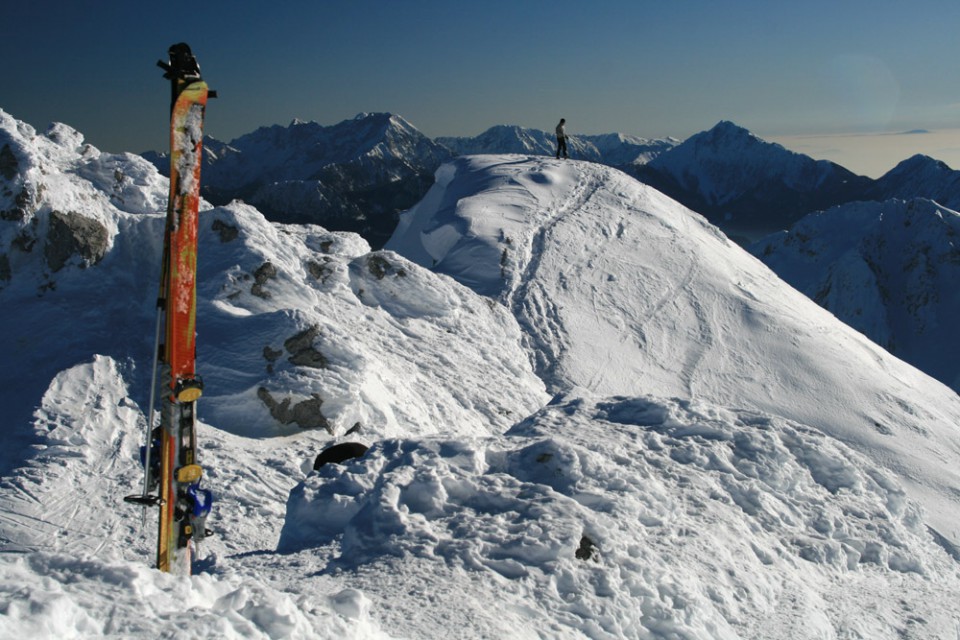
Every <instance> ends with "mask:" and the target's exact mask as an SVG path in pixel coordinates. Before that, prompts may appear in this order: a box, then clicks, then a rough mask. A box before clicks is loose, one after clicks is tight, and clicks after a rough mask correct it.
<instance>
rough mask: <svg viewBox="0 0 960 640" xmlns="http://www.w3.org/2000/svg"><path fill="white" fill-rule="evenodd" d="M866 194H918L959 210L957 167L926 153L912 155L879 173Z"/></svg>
mask: <svg viewBox="0 0 960 640" xmlns="http://www.w3.org/2000/svg"><path fill="white" fill-rule="evenodd" d="M867 195H868V197H871V198H874V199H879V200H886V199H889V198H899V199H911V198H914V197H916V196H917V195H922V196H923V197H925V198H929V199H931V200H936V201H937V202H938V203H940V204H942V205H944V206H945V207H949V208H951V209H953V210H960V171H957V170H955V169H951V168H950V167H949V166H947V164H946V163H944V162H942V161H940V160H935V159H934V158H931V157H929V156H925V155H920V154H918V155H915V156H913V157H911V158H908V159H906V160H904V161H903V162H901V163H900V164H898V165H897V166H895V167H894V168H893V169H891V170H890V171H889V172H887V173H886V174H884V175H883V176H881V177H880V178H879V179H878V180H877V181H876V183H875V184H874V185H873V187H872V188H871V189H870V191H869V192H868V194H867Z"/></svg>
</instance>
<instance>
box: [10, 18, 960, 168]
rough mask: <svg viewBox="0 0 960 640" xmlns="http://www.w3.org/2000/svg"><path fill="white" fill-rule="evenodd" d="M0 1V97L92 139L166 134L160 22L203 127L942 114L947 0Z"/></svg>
mask: <svg viewBox="0 0 960 640" xmlns="http://www.w3.org/2000/svg"><path fill="white" fill-rule="evenodd" d="M8 4H9V3H8ZM3 14H4V20H3V26H2V27H0V29H2V35H3V37H2V38H0V54H2V56H3V59H4V60H5V61H7V64H5V65H4V71H3V72H2V77H3V81H2V84H0V86H2V89H0V108H2V109H4V110H5V111H7V112H8V113H10V114H12V115H13V116H15V117H17V118H19V119H21V120H25V121H27V122H28V123H30V124H32V125H34V126H35V127H37V128H39V129H43V128H45V127H46V125H47V124H48V123H49V122H52V121H60V122H66V123H67V124H70V125H72V126H74V127H75V128H77V129H79V130H80V131H81V132H83V133H84V135H85V136H86V138H87V140H88V141H89V142H91V143H93V144H94V145H96V146H98V147H100V148H102V149H104V150H108V151H121V150H128V151H142V150H146V149H159V148H163V147H164V146H165V145H166V144H167V140H166V122H165V119H166V109H167V104H166V101H167V87H166V86H165V83H164V81H163V79H162V77H161V75H162V73H161V71H160V70H159V69H158V68H156V67H155V66H154V64H155V62H156V60H157V59H159V58H165V56H166V50H167V47H168V46H169V45H170V44H172V43H174V42H179V41H186V42H188V43H189V44H190V45H191V46H192V47H193V49H194V52H195V53H196V54H197V57H198V59H199V60H200V63H201V66H202V68H203V71H204V76H205V77H206V79H207V80H208V81H209V82H210V84H211V86H212V87H214V88H216V89H217V90H218V91H219V93H220V96H221V97H220V99H218V100H217V101H216V102H213V103H212V104H211V106H210V109H209V111H208V119H207V132H208V133H210V134H211V135H213V136H214V137H217V138H220V139H222V140H230V139H232V138H234V137H237V136H239V135H241V134H243V133H247V132H249V131H252V130H253V129H255V128H257V127H258V126H262V125H269V124H287V123H288V122H289V121H290V120H292V119H293V118H300V119H304V120H316V121H317V122H321V123H323V124H333V123H335V122H339V121H340V120H343V119H346V118H350V117H353V116H354V115H356V114H357V113H359V112H363V111H389V112H392V113H397V114H400V115H402V116H403V117H405V118H406V119H407V120H409V121H410V122H411V123H412V124H414V125H415V126H416V127H417V128H419V129H420V130H421V131H423V132H424V133H426V134H427V135H430V136H438V135H475V134H477V133H480V132H481V131H483V130H484V129H486V128H488V127H489V126H492V125H494V124H519V125H523V126H528V127H535V128H540V129H550V128H551V127H552V126H553V125H554V124H555V123H556V121H557V120H558V119H559V118H560V117H561V116H562V117H565V118H566V119H567V122H568V130H570V131H571V132H572V133H574V134H576V133H608V132H613V131H617V132H622V133H630V134H635V135H643V136H648V137H661V136H667V135H670V136H676V137H679V138H685V137H687V136H689V135H691V134H693V133H696V132H698V131H702V130H704V129H708V128H710V127H712V126H713V125H714V124H716V123H717V122H718V121H719V120H732V121H733V122H736V123H737V124H739V125H741V126H744V127H746V128H748V129H750V130H751V131H753V132H754V133H756V134H757V135H759V136H761V137H763V138H765V139H774V138H777V139H778V140H789V139H792V138H791V137H792V136H799V135H803V136H810V135H824V134H849V133H855V134H877V133H889V132H898V131H904V130H912V129H928V130H932V131H934V133H933V134H930V136H935V135H936V132H938V131H941V130H946V129H953V128H958V127H960V64H958V62H960V36H958V35H957V32H956V30H957V28H958V26H960V2H957V1H956V0H950V1H947V0H917V1H914V2H903V1H902V0H897V1H891V0H872V1H869V2H867V1H863V0H849V1H848V0H832V1H829V2H828V1H821V0H805V1H803V2H788V3H780V2H770V0H765V1H760V0H739V1H733V2H726V3H724V2H716V0H713V1H705V0H672V1H670V2H666V1H664V0H657V1H632V2H619V1H617V2H615V1H611V0H593V1H590V2H587V1H585V0H584V1H578V2H575V1H572V0H571V1H563V0H560V1H553V2H546V1H540V0H514V1H512V2H506V1H499V0H486V1H484V0H471V1H454V0H450V1H446V2H439V1H433V0H429V1H428V0H423V1H400V0H394V1H392V2H373V1H367V0H355V1H352V2H348V1H340V0H334V1H320V0H313V1H276V2H273V3H266V2H252V1H245V0H234V1H232V2H219V1H211V0H207V1H204V2H180V1H178V0H171V1H167V2H155V3H139V2H130V1H129V0H126V1H124V2H116V1H113V0H102V1H99V2H93V1H82V0H60V1H58V2H53V1H50V0H32V1H31V2H29V3H28V2H20V3H18V4H17V5H14V6H7V7H5V8H4V11H3ZM911 138H913V139H914V142H911V140H910V139H911ZM917 138H918V137H917V136H904V137H903V144H904V150H903V153H902V154H901V155H902V156H903V157H904V158H905V157H908V156H909V155H912V153H913V151H912V147H911V146H910V145H911V144H914V143H915V141H916V139H917ZM844 139H846V138H844ZM926 142H927V143H931V138H930V137H928V138H927V140H926ZM824 148H825V147H824ZM933 148H934V149H936V145H934V146H933ZM896 151H897V149H894V151H893V152H894V153H896ZM944 153H946V151H945V152H944ZM940 159H943V160H946V161H947V162H948V163H950V162H951V159H948V158H947V157H943V158H940ZM894 162H895V161H892V162H891V164H890V166H892V164H893V163H894ZM952 166H960V151H958V156H957V161H956V162H955V163H954V164H953V165H952ZM850 168H852V169H856V167H850Z"/></svg>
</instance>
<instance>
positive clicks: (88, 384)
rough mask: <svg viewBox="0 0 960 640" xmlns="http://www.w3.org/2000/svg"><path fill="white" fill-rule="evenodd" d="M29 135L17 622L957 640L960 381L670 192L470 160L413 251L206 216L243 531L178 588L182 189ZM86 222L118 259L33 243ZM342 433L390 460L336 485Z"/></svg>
mask: <svg viewBox="0 0 960 640" xmlns="http://www.w3.org/2000/svg"><path fill="white" fill-rule="evenodd" d="M0 121H2V122H0V124H2V127H0V131H2V134H3V139H2V140H0V148H3V145H4V144H6V145H9V148H10V149H11V151H10V153H11V154H12V155H14V156H15V157H16V160H17V161H16V165H17V169H16V172H15V173H14V174H13V175H12V176H10V177H8V176H7V175H6V174H2V178H0V180H2V181H3V182H2V184H3V186H5V187H6V188H7V189H8V190H9V195H3V196H2V197H4V198H7V199H6V200H4V204H3V209H4V210H7V209H8V208H9V207H11V206H14V205H16V194H17V193H20V192H23V191H24V190H26V193H27V196H25V197H24V198H22V199H21V200H20V202H21V203H26V205H25V206H24V207H23V213H24V215H23V217H16V216H14V217H13V219H4V220H2V221H0V240H2V241H3V245H2V249H3V251H4V252H5V254H6V255H9V256H11V259H10V263H11V269H10V274H9V275H10V277H9V278H8V279H6V280H3V281H2V282H0V301H2V304H0V330H2V332H3V335H4V336H6V337H7V343H6V346H5V351H4V355H5V356H6V357H7V364H8V366H7V367H5V368H4V369H3V370H2V371H0V376H4V378H3V379H2V384H0V402H2V403H3V406H4V407H5V408H6V410H7V413H6V414H5V418H6V424H7V425H8V429H7V434H6V436H5V447H4V451H3V455H2V456H0V487H2V491H0V548H2V549H3V551H4V552H5V553H3V554H0V635H3V636H11V637H21V636H22V637H58V638H60V637H64V638H66V637H85V636H106V637H125V638H127V637H134V638H138V637H143V638H147V637H151V638H152V637H157V636H169V637H177V636H178V635H183V634H187V633H188V634H190V635H199V636H203V637H224V638H234V637H236V638H240V637H244V638H249V637H253V638H257V637H263V638H267V637H270V638H279V637H285V638H315V637H351V638H386V637H418V638H432V637H436V638H440V637H450V636H451V635H455V636H457V637H463V638H481V637H516V638H542V637H557V638H620V637H633V638H651V639H652V638H680V637H683V638H704V639H706V638H771V639H772V638H786V637H789V638H822V637H861V638H891V639H892V638H901V637H905V636H906V637H917V638H939V637H950V635H951V634H953V633H955V629H956V624H957V620H958V616H957V612H956V602H957V601H958V596H960V571H958V567H960V564H958V562H957V560H956V551H955V546H954V545H955V544H956V540H957V534H956V525H955V523H956V521H957V519H956V514H957V505H956V498H955V495H956V491H955V486H956V478H955V473H956V471H955V470H956V469H957V468H958V466H957V463H958V458H960V454H958V447H957V433H956V424H958V423H960V409H958V405H957V400H956V397H955V394H952V392H951V391H950V390H949V389H947V388H946V387H944V386H943V385H941V384H939V383H937V382H935V381H934V380H932V379H930V378H929V377H927V376H924V375H923V374H921V373H919V372H918V371H916V370H915V369H913V368H911V367H909V366H907V365H905V364H903V363H901V362H899V361H897V360H895V359H893V358H891V357H889V356H888V355H886V354H885V353H884V352H883V351H882V350H880V349H879V348H878V347H876V346H875V345H872V344H871V343H868V342H867V341H866V340H864V339H863V338H862V337H860V336H859V334H856V333H855V332H853V331H852V330H850V329H848V328H846V327H845V326H843V325H841V324H840V323H838V322H837V321H836V320H835V319H834V318H832V317H831V316H830V315H829V314H827V313H825V312H823V311H822V310H820V309H819V308H817V307H816V306H815V305H813V303H811V302H809V301H808V300H806V299H805V298H803V297H801V296H800V295H799V294H798V293H796V292H795V291H793V290H792V289H789V287H787V286H786V285H784V283H783V282H781V281H780V280H778V279H777V278H776V277H774V276H773V274H772V273H770V272H769V271H768V270H767V269H766V268H765V267H763V266H762V265H761V264H760V263H759V262H758V261H757V260H755V259H754V258H752V257H750V256H749V255H747V254H746V253H744V252H742V251H741V250H740V249H739V248H737V247H736V246H734V245H732V244H731V243H729V242H728V241H726V239H725V238H724V237H723V236H722V234H720V233H719V232H717V231H716V229H714V228H713V227H711V226H710V225H708V224H706V223H705V222H704V221H703V220H702V219H701V218H699V217H698V216H696V215H695V214H692V213H691V212H689V211H687V210H686V209H684V208H683V207H680V206H679V205H677V204H676V203H674V202H672V201H670V200H669V199H667V198H665V197H664V196H662V195H661V194H658V193H656V192H654V191H652V190H649V189H646V188H643V187H642V186H641V185H639V184H638V183H636V182H635V181H632V180H630V179H629V178H627V177H626V176H625V175H623V174H621V173H619V172H616V171H614V170H611V169H608V168H605V167H599V166H596V165H590V164H588V163H577V162H569V163H560V162H555V161H553V160H551V159H546V158H535V157H527V156H493V157H489V156H488V157H473V158H461V159H458V160H456V161H455V162H453V163H451V164H448V165H446V166H444V167H442V168H441V169H440V171H439V173H438V180H437V184H436V186H435V188H434V190H432V191H431V192H430V194H428V195H427V197H426V198H425V199H424V200H423V201H422V202H421V203H420V204H419V205H418V206H417V207H415V208H414V209H413V210H411V212H410V213H408V214H406V215H405V216H404V219H403V220H402V221H401V226H400V228H399V229H398V231H397V234H396V235H395V237H394V240H393V242H392V243H391V244H390V245H389V246H388V247H389V248H388V250H384V251H376V252H372V251H370V247H369V245H368V244H367V243H366V242H365V241H363V240H362V239H361V238H359V237H358V236H356V235H354V234H347V233H334V232H329V231H327V230H325V229H322V228H320V227H316V226H295V225H279V224H271V223H269V222H267V221H266V220H265V219H264V218H263V216H262V215H260V213H259V212H258V211H257V210H256V209H254V208H252V207H249V206H247V205H244V204H242V203H239V202H235V203H232V204H230V205H228V206H225V207H218V208H214V209H209V210H205V211H204V212H203V213H202V214H201V216H200V246H201V250H200V256H201V258H200V260H199V269H200V272H199V273H200V277H199V279H198V283H199V290H198V304H199V314H198V332H199V335H198V348H199V352H198V363H199V369H200V373H201V374H202V375H204V377H205V379H206V382H207V384H206V388H205V393H204V396H203V398H202V399H201V401H200V403H199V411H200V415H201V418H202V422H201V424H200V435H199V440H200V445H201V451H200V456H201V463H202V465H203V466H204V468H205V479H204V482H205V486H206V487H208V488H210V489H212V490H213V491H214V493H215V495H216V502H215V511H214V514H213V515H212V516H211V519H210V520H209V521H208V524H209V525H211V526H213V527H214V528H215V529H216V531H217V535H216V536H215V537H212V538H210V539H207V540H205V541H204V544H203V546H202V548H201V553H200V556H201V558H200V561H199V562H198V565H197V568H196V569H197V571H196V575H195V576H193V577H191V578H189V579H186V580H181V579H175V578H172V577H170V576H167V575H164V574H160V573H158V572H156V571H154V570H152V569H150V568H149V564H150V562H151V555H152V548H153V543H154V540H155V533H156V532H155V525H154V524H153V522H152V518H150V519H148V522H147V524H146V526H143V525H142V524H141V520H140V512H139V510H138V509H136V508H134V507H127V506H124V505H122V503H121V497H122V496H123V495H125V494H128V493H134V492H137V491H139V486H140V482H141V470H140V468H139V464H138V461H137V459H136V458H137V455H136V449H137V446H138V445H139V443H140V441H141V439H142V432H143V429H144V416H143V413H144V410H143V408H144V407H145V406H146V399H147V398H146V387H147V385H148V381H149V368H150V359H151V351H152V331H151V330H152V327H153V320H154V313H155V307H154V303H155V295H156V290H155V286H156V281H157V270H158V265H159V260H160V254H161V251H162V229H163V222H164V221H163V213H162V208H163V207H162V206H160V207H157V210H153V209H151V205H150V203H151V202H156V203H159V204H161V205H162V203H164V202H165V197H166V196H165V193H166V188H165V187H166V184H165V182H164V181H163V180H162V179H161V178H159V177H158V176H157V175H156V174H155V173H151V170H150V169H149V168H147V167H146V166H145V165H142V164H141V163H140V161H138V160H136V159H135V158H126V157H124V156H104V154H100V153H99V152H97V151H96V150H94V149H92V148H90V147H87V146H84V145H83V144H82V137H78V135H73V134H71V133H70V131H71V130H68V129H65V128H60V127H55V128H53V129H52V130H51V131H52V132H53V133H52V134H48V135H46V136H45V135H38V134H37V133H36V132H35V131H33V130H32V129H30V128H29V127H27V126H26V125H23V124H22V123H18V122H16V121H15V120H14V119H13V118H11V117H9V116H6V114H2V116H0ZM5 162H6V161H5ZM4 166H7V165H4ZM116 171H119V172H120V173H121V174H122V175H123V176H124V179H123V180H119V179H117V178H116V174H115V173H112V172H116ZM115 184H120V185H121V187H120V191H121V192H122V193H124V194H125V195H124V196H123V197H122V198H116V197H113V195H112V194H114V193H115V191H114V185H115ZM138 193H139V194H140V195H137V194H138ZM65 204H71V205H75V206H72V207H65V206H64V205H65ZM57 208H66V210H70V211H74V212H76V213H77V214H78V215H84V216H89V217H90V218H92V219H97V220H100V221H102V223H103V224H104V226H105V228H108V229H109V230H110V244H109V250H108V251H107V252H106V254H105V255H104V256H103V258H102V260H100V261H99V262H97V263H96V264H91V265H88V266H86V267H85V268H84V267H82V266H81V265H80V264H78V263H74V262H68V263H67V265H66V266H65V267H64V268H63V269H61V270H60V271H57V272H56V273H51V272H50V271H49V269H48V268H47V266H46V265H45V263H44V258H43V255H42V253H40V252H34V251H27V250H25V249H24V246H25V245H24V244H23V242H17V241H15V240H16V238H18V237H21V238H22V237H23V234H24V233H26V232H27V231H30V233H34V234H35V236H33V237H34V239H35V241H36V242H39V243H42V242H44V241H45V236H44V235H43V233H44V231H43V229H44V224H46V222H45V220H47V219H48V218H49V216H50V214H51V212H52V211H53V210H55V209H57ZM33 220H37V222H36V223H34V222H32V221H33ZM31 230H32V231H31ZM478 291H482V292H483V293H484V295H480V294H478ZM24 317H28V318H30V322H24V321H23V318H24ZM27 372H29V374H28V373H27ZM260 389H266V390H267V391H268V392H269V393H270V395H271V397H272V398H273V399H274V400H275V401H276V403H277V404H278V405H282V404H283V403H284V402H285V401H286V402H287V405H286V406H287V407H288V408H289V409H290V412H291V413H293V408H294V407H296V406H299V405H300V403H305V404H304V405H303V406H304V407H314V408H315V407H317V406H319V412H320V413H321V414H322V416H323V417H324V419H325V420H326V425H327V426H326V428H324V427H318V428H306V429H305V428H303V427H302V426H301V425H298V424H297V423H295V422H291V423H285V422H283V421H282V420H281V419H280V418H278V417H277V416H278V415H281V414H282V412H273V411H271V410H270V409H269V407H268V406H266V405H265V404H264V402H263V399H262V394H261V393H260ZM551 395H552V396H553V400H552V401H551V400H550V397H551ZM304 410H305V409H304ZM348 440H356V441H361V442H363V443H365V444H369V445H372V447H371V449H370V450H369V451H368V453H367V454H366V455H365V456H363V457H362V458H359V459H355V460H350V461H347V462H346V463H344V464H340V465H327V466H324V467H323V468H321V469H320V470H319V471H313V470H312V462H313V458H314V457H315V456H316V455H317V453H319V451H320V450H322V449H323V448H324V447H325V446H328V445H329V444H332V443H334V442H342V441H348ZM951 523H953V524H951ZM951 549H953V552H952V553H953V554H954V555H951Z"/></svg>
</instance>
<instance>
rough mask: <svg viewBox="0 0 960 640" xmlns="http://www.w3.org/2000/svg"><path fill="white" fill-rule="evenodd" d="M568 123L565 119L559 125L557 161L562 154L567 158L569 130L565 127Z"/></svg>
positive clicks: (561, 119)
mask: <svg viewBox="0 0 960 640" xmlns="http://www.w3.org/2000/svg"><path fill="white" fill-rule="evenodd" d="M566 123H567V120H566V119H565V118H560V124H558V125H557V160H559V159H560V154H561V153H563V157H564V158H566V157H568V156H567V130H566V129H565V128H564V125H565V124H566Z"/></svg>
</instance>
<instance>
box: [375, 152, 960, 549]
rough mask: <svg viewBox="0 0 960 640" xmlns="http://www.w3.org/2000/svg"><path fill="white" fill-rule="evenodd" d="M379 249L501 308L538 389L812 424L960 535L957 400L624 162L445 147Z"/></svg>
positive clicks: (959, 416)
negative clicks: (454, 152) (457, 155)
mask: <svg viewBox="0 0 960 640" xmlns="http://www.w3.org/2000/svg"><path fill="white" fill-rule="evenodd" d="M387 247H388V248H391V249H393V250H395V251H398V252H399V253H401V254H404V255H406V256H408V257H409V258H411V259H412V260H414V261H416V262H418V263H420V264H423V265H425V266H432V268H433V269H434V270H436V271H438V272H441V273H446V274H449V275H451V276H452V277H454V278H456V279H458V280H459V281H461V282H463V283H464V284H466V285H468V286H470V287H471V288H473V289H474V290H476V291H478V292H482V293H484V294H486V295H492V296H496V297H497V298H498V299H499V300H501V301H502V302H503V303H504V304H505V305H507V306H508V307H509V308H511V309H513V311H514V314H515V315H516V316H517V318H518V320H519V321H520V324H521V326H523V327H524V329H525V332H526V335H527V341H528V344H529V347H530V349H531V350H532V353H533V355H534V358H535V362H536V363H537V367H538V371H539V373H540V375H541V376H542V377H543V378H544V380H545V381H546V383H547V386H548V388H549V389H550V390H551V391H553V392H557V393H578V392H581V391H586V392H589V393H594V394H601V395H626V396H630V395H636V394H654V395H657V396H665V397H680V398H698V399H702V400H707V401H710V402H714V403H718V404H722V405H724V406H734V407H749V408H753V409H757V410H761V411H765V412H769V413H771V414H775V415H780V416H784V417H786V418H788V419H791V420H795V421H798V422H800V423H802V424H807V425H811V426H813V427H816V428H818V429H821V430H822V431H823V432H825V433H828V434H830V435H832V436H835V437H837V438H839V439H841V440H843V441H844V442H846V443H848V444H850V445H852V446H854V447H856V448H858V449H860V450H861V451H863V452H865V453H867V454H868V455H870V456H871V457H873V459H874V460H875V461H876V463H877V464H878V465H880V466H882V467H886V468H888V469H890V470H891V471H894V472H896V473H898V474H899V475H900V476H901V477H902V479H903V481H904V482H905V483H907V484H909V485H910V486H911V495H912V496H914V497H915V498H917V499H920V500H923V501H924V503H925V505H926V506H927V507H928V509H929V513H930V518H931V519H932V520H933V521H936V523H935V526H936V527H937V528H938V529H941V530H948V531H949V532H950V533H949V536H950V537H951V538H953V539H955V540H957V539H960V531H958V530H957V529H956V525H955V521H953V523H951V520H950V518H952V517H953V516H950V518H942V517H941V515H940V514H943V513H946V512H950V513H955V514H960V502H957V501H956V499H955V498H954V497H951V494H952V492H953V491H954V489H957V488H960V473H958V472H957V471H955V469H960V433H958V431H957V428H956V425H957V424H960V398H958V396H957V395H956V394H955V393H953V392H952V391H951V390H950V389H948V388H947V387H945V386H943V385H942V384H940V383H938V382H936V381H934V380H932V379H930V378H928V377H927V376H925V375H924V374H922V373H920V372H919V371H917V370H916V369H914V368H913V367H911V366H909V365H906V364H905V363H903V362H901V361H900V360H897V359H896V358H894V357H893V356H891V355H890V354H888V353H887V352H886V351H884V350H883V349H881V348H880V347H878V346H877V345H875V344H874V343H872V342H870V341H869V340H867V339H866V338H864V337H863V336H862V335H861V334H859V333H857V332H856V331H854V330H852V329H851V328H850V327H848V326H847V325H845V324H843V323H842V322H840V321H838V320H837V319H836V318H835V317H834V316H833V315H831V314H829V313H827V312H825V311H824V310H823V309H821V308H820V307H819V306H817V305H816V304H815V303H814V302H813V301H811V300H810V299H809V298H807V297H805V296H803V295H802V294H800V293H799V292H797V291H796V290H794V289H792V288H791V287H789V286H786V285H785V284H784V282H783V281H782V280H780V279H779V278H778V277H776V276H775V275H774V274H773V273H772V272H771V271H770V270H769V269H767V268H766V267H765V266H764V265H763V264H762V263H760V262H759V261H757V260H756V259H755V258H753V257H752V256H750V255H749V254H748V253H746V252H745V251H743V250H742V249H741V248H740V247H738V246H737V245H735V244H733V243H732V242H730V241H729V240H728V239H727V238H726V237H725V236H724V235H723V234H722V233H720V232H719V231H718V230H717V229H716V228H715V227H713V226H712V225H710V224H709V223H707V222H706V221H705V220H704V219H703V218H702V217H700V216H698V215H696V214H694V213H693V212H691V211H689V210H687V209H686V208H684V207H682V206H681V205H679V204H677V203H676V202H674V201H672V200H670V199H669V198H667V197H665V196H663V195H662V194H660V193H659V192H657V191H655V190H653V189H650V188H648V187H646V186H644V185H641V184H639V183H637V182H636V181H634V180H632V179H630V178H629V177H628V176H626V175H624V174H622V173H620V172H618V171H616V170H613V169H610V168H608V167H604V166H601V165H596V164H589V163H577V162H569V163H565V162H563V161H554V160H550V159H544V158H529V157H521V156H497V157H491V156H482V157H481V156H477V157H471V158H463V159H458V160H456V161H455V162H453V163H452V164H449V165H446V166H445V167H444V168H443V169H441V171H440V172H439V173H438V176H437V184H436V185H435V186H434V188H433V189H432V190H431V192H430V193H429V194H428V195H427V197H426V198H424V200H423V201H422V202H421V203H420V204H419V205H418V206H417V207H416V208H414V209H412V210H411V211H410V212H408V213H406V214H404V217H403V218H402V220H401V224H400V226H399V227H398V230H397V233H396V234H395V235H394V237H393V238H392V239H391V241H390V242H389V243H388V245H387ZM812 398H815V400H813V401H812ZM945 451H950V453H949V454H945ZM944 455H947V457H946V458H944ZM955 457H956V458H955ZM951 460H953V462H951ZM947 487H953V488H954V489H948V488H947Z"/></svg>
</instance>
